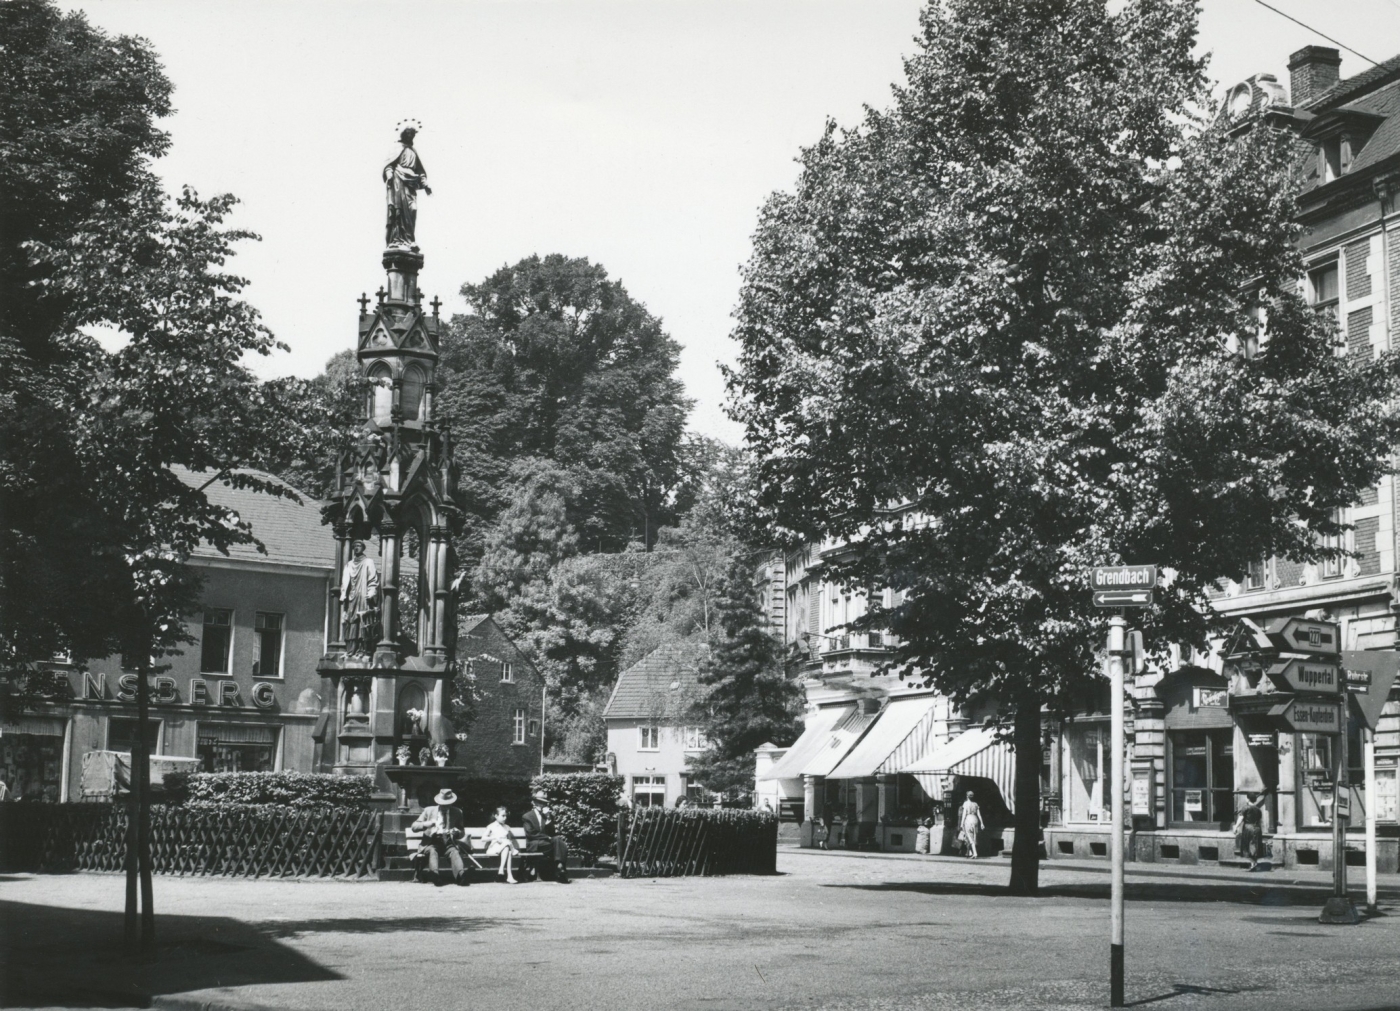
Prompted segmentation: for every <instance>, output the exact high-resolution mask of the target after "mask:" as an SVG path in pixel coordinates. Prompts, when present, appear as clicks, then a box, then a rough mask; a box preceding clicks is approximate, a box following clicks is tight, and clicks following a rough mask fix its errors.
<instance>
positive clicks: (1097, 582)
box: [1090, 565, 1157, 607]
mask: <svg viewBox="0 0 1400 1011" xmlns="http://www.w3.org/2000/svg"><path fill="white" fill-rule="evenodd" d="M1090 584H1091V585H1092V587H1093V590H1094V606H1095V607H1147V606H1149V605H1150V604H1151V603H1152V589H1153V587H1155V586H1156V585H1157V566H1155V565H1101V566H1098V567H1097V568H1095V569H1094V571H1093V575H1092V578H1091V580H1090Z"/></svg>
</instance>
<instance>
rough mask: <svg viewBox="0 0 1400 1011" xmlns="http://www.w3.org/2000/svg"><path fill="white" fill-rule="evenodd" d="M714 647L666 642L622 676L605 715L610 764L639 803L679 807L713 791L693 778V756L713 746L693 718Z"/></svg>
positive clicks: (625, 790)
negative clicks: (701, 677)
mask: <svg viewBox="0 0 1400 1011" xmlns="http://www.w3.org/2000/svg"><path fill="white" fill-rule="evenodd" d="M708 656H709V647H708V646H706V645H705V644H704V643H699V642H690V641H687V642H679V643H671V644H668V645H665V646H660V647H658V648H656V649H654V650H652V651H651V652H650V653H648V654H647V655H646V656H645V657H643V658H642V659H641V660H639V661H637V663H635V664H633V665H632V666H631V667H629V668H627V670H625V671H623V672H622V673H621V674H620V675H618V679H617V684H616V685H615V686H614V687H613V691H612V695H611V696H610V697H609V699H608V704H607V707H606V708H605V709H604V710H603V720H604V722H605V723H606V724H607V728H608V765H609V767H610V769H611V771H613V772H614V773H615V774H616V775H619V776H622V777H624V786H623V796H624V797H626V798H628V800H629V801H630V802H631V803H632V804H633V805H634V806H637V807H674V806H675V804H676V801H678V800H679V799H680V798H682V797H687V798H690V799H691V801H692V802H696V803H698V802H701V801H703V800H705V799H706V798H707V797H708V794H707V792H706V791H705V790H704V789H703V788H701V787H700V786H699V784H697V783H693V782H691V780H690V776H689V772H690V764H689V763H690V759H691V758H692V757H693V756H695V755H697V754H699V753H700V752H702V751H704V750H705V748H706V747H707V746H708V742H707V741H706V740H705V735H704V733H703V732H702V731H701V729H700V728H699V727H698V726H696V725H695V723H694V722H693V721H692V720H691V718H690V712H691V707H692V706H693V705H694V703H695V701H696V699H697V698H698V697H699V693H700V682H699V675H700V670H701V667H702V665H703V664H704V662H705V660H706V659H707V658H708Z"/></svg>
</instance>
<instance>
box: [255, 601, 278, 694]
mask: <svg viewBox="0 0 1400 1011" xmlns="http://www.w3.org/2000/svg"><path fill="white" fill-rule="evenodd" d="M253 631H254V632H255V633H256V634H257V637H258V658H257V659H256V660H254V661H253V674H254V675H255V676H257V677H260V678H280V677H281V676H282V615H280V614H270V613H268V612H266V611H259V612H257V614H256V615H255V616H254V617H253Z"/></svg>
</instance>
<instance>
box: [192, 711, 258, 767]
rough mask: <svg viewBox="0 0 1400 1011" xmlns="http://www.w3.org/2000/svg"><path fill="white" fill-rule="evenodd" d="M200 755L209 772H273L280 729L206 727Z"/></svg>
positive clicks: (201, 736) (238, 725)
mask: <svg viewBox="0 0 1400 1011" xmlns="http://www.w3.org/2000/svg"><path fill="white" fill-rule="evenodd" d="M198 752H199V758H200V760H201V761H202V762H203V766H204V771H205V772H272V771H273V770H274V769H275V768H276V765H277V728H276V727H261V726H250V725H246V724H241V723H231V724H227V725H223V724H209V725H202V726H200V728H199V747H198Z"/></svg>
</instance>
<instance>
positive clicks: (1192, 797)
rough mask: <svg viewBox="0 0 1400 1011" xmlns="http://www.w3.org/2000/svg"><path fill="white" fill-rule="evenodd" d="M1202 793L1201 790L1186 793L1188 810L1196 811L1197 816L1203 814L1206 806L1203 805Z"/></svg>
mask: <svg viewBox="0 0 1400 1011" xmlns="http://www.w3.org/2000/svg"><path fill="white" fill-rule="evenodd" d="M1202 792H1203V791H1201V790H1187V791H1186V810H1188V811H1194V812H1195V813H1197V814H1200V813H1201V811H1202V810H1203V809H1204V805H1203V804H1202V803H1201V794H1202Z"/></svg>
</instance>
